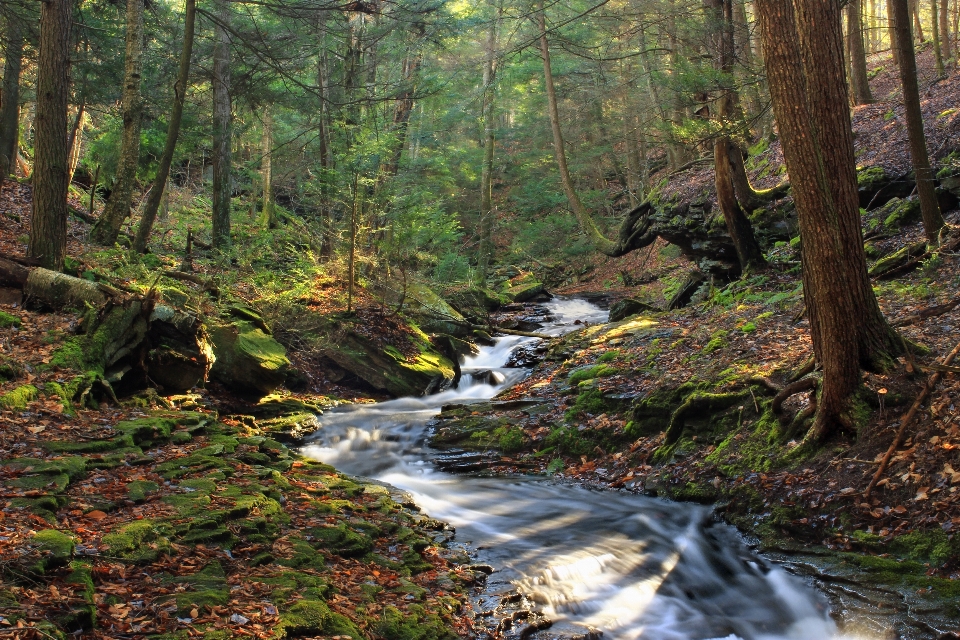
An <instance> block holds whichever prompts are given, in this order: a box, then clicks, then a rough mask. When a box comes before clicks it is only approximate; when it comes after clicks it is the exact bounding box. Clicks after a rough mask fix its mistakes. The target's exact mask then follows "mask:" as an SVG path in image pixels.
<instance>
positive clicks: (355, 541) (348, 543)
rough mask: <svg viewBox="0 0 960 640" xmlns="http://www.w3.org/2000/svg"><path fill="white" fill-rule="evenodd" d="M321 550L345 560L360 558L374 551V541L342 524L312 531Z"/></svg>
mask: <svg viewBox="0 0 960 640" xmlns="http://www.w3.org/2000/svg"><path fill="white" fill-rule="evenodd" d="M310 534H311V535H312V536H313V538H314V539H315V540H316V545H317V547H318V548H320V549H325V550H327V551H331V552H333V553H336V554H337V555H339V556H342V557H344V558H359V557H360V556H363V555H366V554H368V553H370V552H371V551H372V550H373V540H371V539H370V537H369V536H367V535H364V534H362V533H357V532H356V531H354V530H352V529H350V528H349V527H347V525H346V524H345V523H342V522H341V523H340V524H339V525H337V526H335V527H318V528H315V529H311V530H310Z"/></svg>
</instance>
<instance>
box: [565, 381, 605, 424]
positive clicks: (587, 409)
mask: <svg viewBox="0 0 960 640" xmlns="http://www.w3.org/2000/svg"><path fill="white" fill-rule="evenodd" d="M606 410H607V400H606V399H605V398H604V397H603V393H602V392H601V391H600V390H599V389H586V390H585V391H582V392H580V394H579V395H578V396H577V399H576V400H575V401H574V402H573V406H572V407H570V408H569V409H567V412H566V414H564V415H565V417H566V419H567V420H575V419H576V418H577V417H578V416H580V415H581V414H584V413H588V414H592V415H599V414H601V413H604V412H605V411H606Z"/></svg>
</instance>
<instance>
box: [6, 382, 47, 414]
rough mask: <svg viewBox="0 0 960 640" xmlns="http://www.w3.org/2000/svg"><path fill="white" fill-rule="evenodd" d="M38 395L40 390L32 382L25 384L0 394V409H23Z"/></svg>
mask: <svg viewBox="0 0 960 640" xmlns="http://www.w3.org/2000/svg"><path fill="white" fill-rule="evenodd" d="M38 397H40V392H39V391H38V390H37V388H36V387H35V386H33V385H32V384H25V385H22V386H20V387H17V388H16V389H14V390H13V391H8V392H7V393H5V394H3V395H2V396H0V409H2V410H4V411H23V410H24V409H26V408H27V406H28V405H29V404H30V403H31V402H34V401H35V400H36V399H37V398H38Z"/></svg>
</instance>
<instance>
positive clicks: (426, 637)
mask: <svg viewBox="0 0 960 640" xmlns="http://www.w3.org/2000/svg"><path fill="white" fill-rule="evenodd" d="M374 629H375V630H376V632H377V634H378V635H379V636H380V637H382V638H384V640H456V638H458V637H459V636H458V635H457V634H456V633H454V632H453V630H452V629H450V627H449V626H447V625H446V624H444V622H443V620H441V619H440V617H439V616H436V615H432V616H431V615H427V614H426V613H425V611H424V609H423V608H422V607H420V606H418V605H413V606H411V607H410V608H409V609H408V610H407V611H406V612H401V611H400V610H399V609H397V608H396V607H387V608H386V609H384V610H383V614H382V615H381V616H380V620H378V621H377V623H376V625H374Z"/></svg>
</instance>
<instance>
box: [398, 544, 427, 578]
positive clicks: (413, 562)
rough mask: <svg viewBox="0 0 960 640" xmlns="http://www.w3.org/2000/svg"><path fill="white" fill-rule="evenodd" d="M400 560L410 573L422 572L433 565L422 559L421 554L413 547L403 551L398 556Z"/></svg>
mask: <svg viewBox="0 0 960 640" xmlns="http://www.w3.org/2000/svg"><path fill="white" fill-rule="evenodd" d="M400 561H401V562H402V563H403V566H404V567H405V568H407V569H409V570H410V573H411V574H417V573H423V572H424V571H430V570H431V569H433V565H432V564H430V563H429V562H427V561H426V560H424V559H423V556H421V555H420V554H419V553H418V552H416V551H414V550H413V549H411V550H409V551H406V552H404V554H403V555H402V556H401V557H400Z"/></svg>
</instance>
